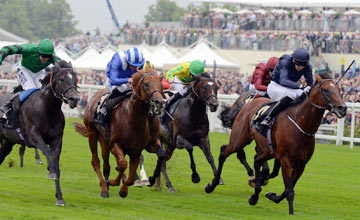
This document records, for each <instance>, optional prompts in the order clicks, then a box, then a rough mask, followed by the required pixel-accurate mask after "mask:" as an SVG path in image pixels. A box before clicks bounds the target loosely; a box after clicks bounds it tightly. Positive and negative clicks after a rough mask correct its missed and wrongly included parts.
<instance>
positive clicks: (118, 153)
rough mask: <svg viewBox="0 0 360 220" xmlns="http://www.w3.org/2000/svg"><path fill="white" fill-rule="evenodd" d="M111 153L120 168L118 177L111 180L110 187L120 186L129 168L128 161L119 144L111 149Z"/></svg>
mask: <svg viewBox="0 0 360 220" xmlns="http://www.w3.org/2000/svg"><path fill="white" fill-rule="evenodd" d="M111 153H112V154H113V155H114V156H115V160H116V164H117V166H118V168H119V169H118V171H119V173H118V175H117V177H116V178H115V179H113V180H109V184H110V186H118V185H120V179H121V178H122V177H123V174H124V171H125V170H126V168H127V161H126V159H125V155H124V151H123V150H122V148H120V147H119V145H118V144H114V146H113V148H112V149H111Z"/></svg>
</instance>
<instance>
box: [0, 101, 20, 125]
mask: <svg viewBox="0 0 360 220" xmlns="http://www.w3.org/2000/svg"><path fill="white" fill-rule="evenodd" d="M19 107H20V97H19V95H16V96H14V97H13V98H12V99H10V100H9V101H8V102H7V103H5V104H4V105H3V106H1V107H0V114H1V116H0V122H1V123H2V124H3V125H4V126H5V127H7V128H15V127H17V123H18V121H17V112H18V110H19Z"/></svg>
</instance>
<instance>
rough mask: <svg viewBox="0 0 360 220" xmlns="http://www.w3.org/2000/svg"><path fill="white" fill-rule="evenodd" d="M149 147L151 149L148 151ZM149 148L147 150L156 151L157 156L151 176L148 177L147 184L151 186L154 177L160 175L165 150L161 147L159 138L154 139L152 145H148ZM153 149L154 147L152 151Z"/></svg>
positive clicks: (153, 182)
mask: <svg viewBox="0 0 360 220" xmlns="http://www.w3.org/2000/svg"><path fill="white" fill-rule="evenodd" d="M150 149H152V150H151V151H150ZM150 149H149V150H148V151H149V152H156V155H157V157H158V159H157V162H156V167H155V170H154V173H153V176H150V177H149V186H150V187H151V186H153V185H154V184H155V180H156V178H157V177H158V176H160V172H161V165H162V164H163V161H164V160H165V151H164V150H163V149H162V148H161V143H160V140H159V139H158V140H156V142H155V144H154V145H153V146H152V147H150ZM154 149H156V151H154Z"/></svg>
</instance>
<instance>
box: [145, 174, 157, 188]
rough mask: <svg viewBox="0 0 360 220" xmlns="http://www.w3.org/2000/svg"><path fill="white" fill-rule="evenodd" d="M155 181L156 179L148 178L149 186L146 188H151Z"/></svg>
mask: <svg viewBox="0 0 360 220" xmlns="http://www.w3.org/2000/svg"><path fill="white" fill-rule="evenodd" d="M155 180H156V179H155V178H154V177H152V176H150V177H149V185H147V186H149V187H152V186H153V185H154V184H155Z"/></svg>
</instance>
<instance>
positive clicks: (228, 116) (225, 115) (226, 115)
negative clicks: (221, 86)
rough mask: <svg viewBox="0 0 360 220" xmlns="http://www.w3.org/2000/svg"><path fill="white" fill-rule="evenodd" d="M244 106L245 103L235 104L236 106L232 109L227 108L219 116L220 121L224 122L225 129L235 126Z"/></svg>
mask: <svg viewBox="0 0 360 220" xmlns="http://www.w3.org/2000/svg"><path fill="white" fill-rule="evenodd" d="M243 106H244V103H242V102H240V101H239V102H235V104H234V105H233V106H231V107H225V108H224V109H223V110H222V111H221V113H220V115H219V119H220V120H221V122H222V125H223V126H224V127H225V128H230V129H231V128H232V125H233V124H234V121H235V118H236V115H237V114H238V113H239V112H240V110H241V109H242V107H243Z"/></svg>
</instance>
